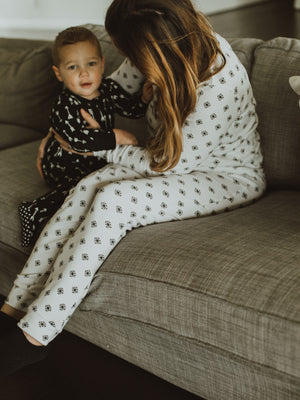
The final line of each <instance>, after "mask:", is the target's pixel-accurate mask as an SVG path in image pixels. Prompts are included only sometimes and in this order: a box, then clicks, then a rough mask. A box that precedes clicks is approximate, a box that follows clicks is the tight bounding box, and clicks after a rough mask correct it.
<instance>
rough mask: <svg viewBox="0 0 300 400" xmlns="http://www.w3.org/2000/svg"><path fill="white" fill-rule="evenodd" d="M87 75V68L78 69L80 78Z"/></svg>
mask: <svg viewBox="0 0 300 400" xmlns="http://www.w3.org/2000/svg"><path fill="white" fill-rule="evenodd" d="M87 74H88V70H87V68H81V69H80V76H84V75H87Z"/></svg>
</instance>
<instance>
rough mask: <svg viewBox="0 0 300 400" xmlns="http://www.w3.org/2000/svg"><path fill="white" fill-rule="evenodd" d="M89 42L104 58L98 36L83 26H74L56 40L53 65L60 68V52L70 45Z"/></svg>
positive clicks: (53, 49)
mask: <svg viewBox="0 0 300 400" xmlns="http://www.w3.org/2000/svg"><path fill="white" fill-rule="evenodd" d="M85 41H88V42H90V43H92V44H93V45H95V47H97V49H98V52H99V56H100V57H101V58H102V49H101V46H100V43H99V41H98V39H97V37H96V35H95V34H94V33H93V32H92V31H90V30H89V29H87V28H84V27H83V26H72V27H70V28H67V29H65V30H63V31H61V32H60V33H59V34H58V35H57V36H56V38H55V41H54V44H53V48H52V58H53V63H54V65H55V66H56V67H58V66H59V63H60V56H59V51H60V49H61V48H62V47H64V46H66V45H68V44H75V43H78V42H85Z"/></svg>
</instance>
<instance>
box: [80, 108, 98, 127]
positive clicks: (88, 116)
mask: <svg viewBox="0 0 300 400" xmlns="http://www.w3.org/2000/svg"><path fill="white" fill-rule="evenodd" d="M80 113H81V115H82V117H83V118H84V119H85V120H86V122H87V123H88V126H87V128H90V129H101V126H100V125H99V124H98V122H97V121H96V120H95V119H94V118H93V117H92V116H91V114H89V113H88V112H87V111H85V110H84V109H83V108H81V109H80Z"/></svg>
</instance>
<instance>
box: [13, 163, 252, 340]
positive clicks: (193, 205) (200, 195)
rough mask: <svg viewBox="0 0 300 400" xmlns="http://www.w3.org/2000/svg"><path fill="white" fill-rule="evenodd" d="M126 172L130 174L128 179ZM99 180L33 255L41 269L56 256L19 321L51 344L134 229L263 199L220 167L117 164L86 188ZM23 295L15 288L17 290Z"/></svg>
mask: <svg viewBox="0 0 300 400" xmlns="http://www.w3.org/2000/svg"><path fill="white" fill-rule="evenodd" d="M122 175H123V179H125V180H121V179H120V178H121V177H122ZM95 178H99V181H101V180H102V184H101V183H100V184H98V185H96V186H95V185H94V186H95V187H96V190H95V192H94V199H92V198H91V196H89V197H88V201H87V197H86V192H85V190H86V189H83V190H82V192H81V191H80V189H78V188H77V191H76V193H75V191H74V193H73V194H72V195H70V196H69V198H68V201H67V202H66V203H65V204H64V208H63V210H62V212H60V213H57V214H56V216H55V217H54V218H53V219H52V221H51V224H50V225H49V226H48V227H47V228H45V230H44V236H45V237H46V238H47V239H46V240H42V239H41V241H40V242H39V243H38V244H37V251H36V252H34V253H33V254H32V257H31V259H30V263H29V264H30V268H31V269H34V266H35V265H38V266H40V265H42V264H45V259H47V253H48V252H49V254H52V256H51V258H52V261H51V272H50V275H49V277H48V279H47V281H46V282H44V283H43V285H44V288H43V289H42V291H41V292H40V294H39V296H38V297H37V298H36V300H35V301H34V302H33V303H32V304H31V305H30V307H29V308H28V311H27V313H26V315H25V316H24V318H22V320H21V321H20V323H19V327H20V328H21V329H23V330H24V331H25V332H27V333H28V334H29V335H31V336H33V337H34V338H35V339H36V340H38V341H39V342H41V343H43V344H45V345H46V344H48V343H49V342H50V341H51V340H52V339H53V338H54V337H55V336H56V335H57V334H58V333H59V332H61V330H62V329H63V327H64V326H65V324H66V323H67V321H68V320H69V319H70V317H71V315H72V313H73V312H74V311H75V309H76V307H77V306H78V305H79V304H80V302H81V301H82V299H83V298H84V296H85V295H86V293H87V291H88V289H89V286H90V283H91V281H92V278H93V276H94V274H95V272H96V271H97V270H98V268H99V267H100V266H101V264H102V263H103V261H104V260H105V259H106V257H107V256H108V255H109V253H110V252H111V251H112V250H113V249H114V247H115V246H116V245H117V243H118V242H119V241H120V240H121V238H122V237H124V236H125V234H126V232H127V231H129V230H131V229H132V228H136V227H138V226H142V225H148V224H152V223H159V222H165V221H171V220H176V219H178V220H179V219H183V218H192V217H196V216H201V215H208V214H211V213H216V212H221V211H224V210H225V209H226V208H232V207H237V206H238V205H240V204H242V203H245V202H246V201H250V200H251V198H252V199H253V198H255V197H258V193H257V190H256V188H255V184H254V183H253V182H251V181H250V180H249V179H248V178H244V179H241V180H237V179H236V178H234V177H230V176H221V175H217V174H215V173H200V172H196V173H192V174H189V175H183V176H177V175H168V176H164V177H154V178H140V177H139V176H137V175H136V174H134V173H133V171H131V170H129V169H125V168H123V167H120V166H118V165H115V166H108V167H107V168H105V169H104V171H102V172H101V173H96V174H92V176H89V177H88V178H87V179H84V180H83V181H81V183H80V184H79V187H82V188H85V187H86V185H85V184H88V182H95ZM87 186H90V185H89V184H88V185H87ZM92 197H93V196H92ZM67 204H69V205H67ZM81 207H83V208H84V211H85V212H84V215H83V218H81V222H80V218H79V219H78V218H77V223H76V224H75V225H73V228H72V232H70V231H68V229H69V228H66V226H65V224H66V222H67V221H68V219H69V217H70V218H71V217H72V218H73V217H74V218H75V217H76V216H77V215H78V211H79V210H80V208H81ZM72 218H71V219H72ZM45 246H46V248H45ZM53 249H56V250H55V251H54V253H55V254H54V253H53ZM45 256H46V257H45ZM16 293H17V291H16V290H14V296H15V294H16ZM10 297H11V296H10Z"/></svg>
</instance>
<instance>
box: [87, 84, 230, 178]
mask: <svg viewBox="0 0 300 400" xmlns="http://www.w3.org/2000/svg"><path fill="white" fill-rule="evenodd" d="M230 91H231V90H230ZM217 93H219V88H218V87H216V86H214V85H213V84H211V85H208V84H205V85H202V86H201V88H199V97H198V103H197V106H196V109H195V111H194V112H193V113H191V114H190V115H189V117H188V118H187V119H186V121H185V123H184V125H183V127H182V137H183V151H182V153H181V156H180V159H179V161H178V163H177V165H176V166H175V167H173V168H172V169H170V170H168V171H166V172H165V174H183V173H189V172H192V171H195V170H199V169H200V168H201V165H202V164H203V162H205V160H206V159H207V158H208V157H209V156H210V155H211V153H212V152H213V151H214V149H215V148H216V146H217V145H218V144H219V140H220V139H219V136H220V133H221V132H220V130H221V131H222V132H224V133H225V132H227V130H228V126H229V125H230V123H231V122H230V121H227V119H226V118H224V111H223V107H224V106H223V103H222V102H216V101H215V100H214V99H215V98H216V97H217ZM230 97H232V96H231V94H230V95H229V96H228V98H230ZM232 101H234V100H232ZM150 108H151V106H150ZM94 155H97V156H100V157H103V158H105V159H106V160H107V162H112V163H116V164H121V165H123V166H125V167H129V168H132V169H134V170H136V171H137V172H139V173H141V174H142V175H145V176H152V175H157V173H156V172H154V171H152V170H151V168H150V162H151V156H150V154H149V152H148V150H147V149H145V148H141V147H137V146H116V148H115V149H114V150H111V151H100V152H94Z"/></svg>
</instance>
